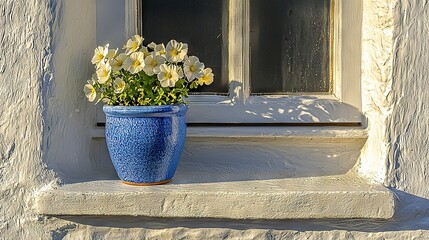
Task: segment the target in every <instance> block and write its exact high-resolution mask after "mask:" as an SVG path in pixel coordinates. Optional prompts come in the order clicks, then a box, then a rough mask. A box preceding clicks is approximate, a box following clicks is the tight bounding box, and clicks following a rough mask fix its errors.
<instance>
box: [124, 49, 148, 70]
mask: <svg viewBox="0 0 429 240" xmlns="http://www.w3.org/2000/svg"><path fill="white" fill-rule="evenodd" d="M143 67H144V54H143V53H142V52H135V53H132V54H131V55H130V57H129V58H127V60H125V62H124V68H125V69H127V70H128V71H129V72H130V73H134V74H135V73H138V72H140V71H141V70H143Z"/></svg>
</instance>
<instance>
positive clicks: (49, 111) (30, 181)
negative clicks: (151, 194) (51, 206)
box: [0, 0, 429, 239]
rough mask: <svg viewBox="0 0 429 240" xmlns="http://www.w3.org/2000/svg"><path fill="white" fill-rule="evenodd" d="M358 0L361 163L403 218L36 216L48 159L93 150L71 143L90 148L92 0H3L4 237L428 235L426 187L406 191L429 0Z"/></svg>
mask: <svg viewBox="0 0 429 240" xmlns="http://www.w3.org/2000/svg"><path fill="white" fill-rule="evenodd" d="M363 1H364V26H365V27H364V39H363V51H364V56H363V87H364V91H363V92H364V97H363V99H364V102H363V105H364V107H363V109H364V111H365V113H366V115H367V117H368V119H369V126H370V132H369V140H368V142H367V145H366V147H365V149H364V150H363V154H362V161H361V163H362V164H361V166H360V170H361V172H362V173H366V174H367V175H368V176H371V177H373V176H377V177H376V179H377V180H378V181H385V183H386V184H388V185H390V186H392V187H396V188H397V189H399V190H404V191H406V192H408V193H404V194H401V193H399V194H400V195H399V197H400V198H401V199H402V203H401V205H400V207H401V208H400V209H399V213H400V214H404V215H401V216H406V217H408V219H407V220H403V219H394V220H392V221H386V222H371V221H349V222H347V221H346V222H331V223H326V222H323V221H322V222H316V223H313V224H310V223H309V222H307V221H306V222H298V223H293V222H290V221H285V222H282V223H276V224H277V225H274V224H273V225H268V226H265V227H261V225H257V224H252V223H235V222H234V223H220V222H214V223H212V224H209V225H201V224H200V225H198V224H199V223H200V222H201V221H198V222H188V223H187V224H180V222H177V221H176V220H166V221H167V222H160V223H154V224H152V225H145V224H142V222H143V223H144V221H146V222H152V220H147V219H146V220H144V221H142V220H139V219H137V220H130V219H119V220H116V221H119V222H120V224H118V225H112V224H111V222H112V221H114V220H112V219H106V218H97V219H92V220H87V221H85V220H84V219H83V218H82V219H63V220H61V219H57V218H49V217H45V216H38V215H37V214H35V212H34V209H33V207H34V205H33V199H34V193H35V192H36V191H37V190H39V189H40V188H43V187H45V186H47V185H52V184H56V181H57V179H58V178H57V177H56V176H54V174H53V173H52V172H50V171H48V170H46V167H45V165H48V167H49V168H50V169H54V170H59V169H70V170H71V171H73V169H75V168H74V167H73V166H74V165H76V164H83V165H82V166H84V167H85V165H84V164H85V163H87V162H89V161H86V159H87V158H88V156H86V155H85V154H83V152H85V151H80V152H76V149H87V148H88V142H87V140H85V139H86V138H85V136H87V135H86V133H85V132H84V131H83V130H82V129H84V127H82V124H83V125H85V124H88V123H89V122H90V121H86V120H88V119H90V115H89V114H88V112H89V111H91V108H92V107H93V106H92V105H88V103H86V102H85V99H84V97H83V96H82V91H81V89H82V81H84V80H85V79H86V78H87V77H88V76H90V74H91V70H92V69H91V68H90V64H89V60H90V56H91V55H92V50H93V48H94V47H95V33H94V27H95V1H94V0H92V1H88V0H86V1H85V0H73V1H71V0H51V1H48V0H34V1H27V0H2V2H1V3H0V81H1V83H2V86H1V87H0V103H1V105H0V110H1V111H0V112H1V113H0V239H127V238H128V239H136V238H140V239H172V238H174V239H210V238H212V239H428V238H429V232H428V230H429V224H428V223H429V211H428V208H427V207H424V205H425V204H426V203H427V199H424V198H421V199H418V200H416V199H415V198H414V196H412V195H417V196H420V197H426V198H428V197H429V190H428V189H427V185H428V183H429V176H428V175H427V172H428V171H429V166H428V159H427V158H428V156H429V154H428V153H429V148H428V145H427V144H428V137H427V133H428V130H429V122H428V121H429V119H428V118H429V117H428V116H429V112H428V111H429V106H428V100H429V91H428V90H429V84H427V75H428V74H427V71H428V70H427V69H428V68H427V67H426V66H427V63H428V57H427V56H429V54H428V48H429V41H428V40H427V39H429V36H428V35H429V23H428V22H427V19H429V6H428V1H426V0H422V1H417V0H384V1H379V0H363ZM88 43H90V44H88ZM88 109H89V110H88ZM60 140H61V141H60ZM58 158H63V159H66V161H61V162H59V161H56V159H58ZM380 159H382V160H383V161H380ZM88 167H91V166H88ZM57 173H58V174H59V175H60V176H64V175H67V173H64V172H61V171H57ZM79 174H80V173H76V172H74V173H70V175H75V176H78V175H79ZM386 174H387V179H385V176H386ZM426 205H427V204H426ZM405 213H406V214H408V215H406V214H405ZM395 224H396V225H395ZM274 226H276V227H274ZM271 228H274V229H276V230H271ZM334 229H337V230H334Z"/></svg>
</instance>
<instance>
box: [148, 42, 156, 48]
mask: <svg viewBox="0 0 429 240" xmlns="http://www.w3.org/2000/svg"><path fill="white" fill-rule="evenodd" d="M147 47H148V48H150V49H152V50H153V49H155V47H156V43H154V42H151V43H149V44H148V45H147Z"/></svg>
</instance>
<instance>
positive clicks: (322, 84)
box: [250, 0, 331, 94]
mask: <svg viewBox="0 0 429 240" xmlns="http://www.w3.org/2000/svg"><path fill="white" fill-rule="evenodd" d="M330 1H331V0H250V55H251V59H250V78H251V92H252V93H253V94H263V93H266V94H274V93H287V92H329V91H330V63H329V62H330Z"/></svg>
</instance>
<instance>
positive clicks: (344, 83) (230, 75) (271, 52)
mask: <svg viewBox="0 0 429 240" xmlns="http://www.w3.org/2000/svg"><path fill="white" fill-rule="evenodd" d="M98 1H100V0H98ZM104 1H106V0H104ZM125 3H126V7H125V15H126V17H125V19H126V21H125V26H126V29H125V32H126V35H128V36H130V35H132V34H135V33H136V32H137V33H141V34H143V36H144V37H145V41H146V43H149V42H150V41H155V42H167V41H168V40H169V39H171V38H176V39H177V40H179V41H183V42H187V43H189V45H190V53H191V54H195V55H198V56H199V57H200V58H201V60H202V61H203V62H205V63H206V65H208V66H211V67H212V68H213V69H214V72H215V82H216V83H215V84H214V85H212V86H209V87H206V88H204V89H202V90H201V91H200V92H198V93H194V95H192V96H190V98H189V102H190V103H191V107H190V109H189V111H188V122H189V123H245V124H261V123H262V124H264V123H270V124H273V123H274V124H277V123H281V124H312V123H317V124H320V123H322V124H331V123H335V124H360V123H361V122H362V114H361V113H360V109H361V100H360V95H361V94H360V61H361V49H360V45H361V29H360V27H361V11H360V8H361V4H359V3H357V2H356V1H342V0H269V1H267V0H265V1H264V0H210V1H208V0H162V1H160V0H127V1H125ZM196 3H198V4H196ZM97 6H98V3H97ZM97 29H98V27H97Z"/></svg>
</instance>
